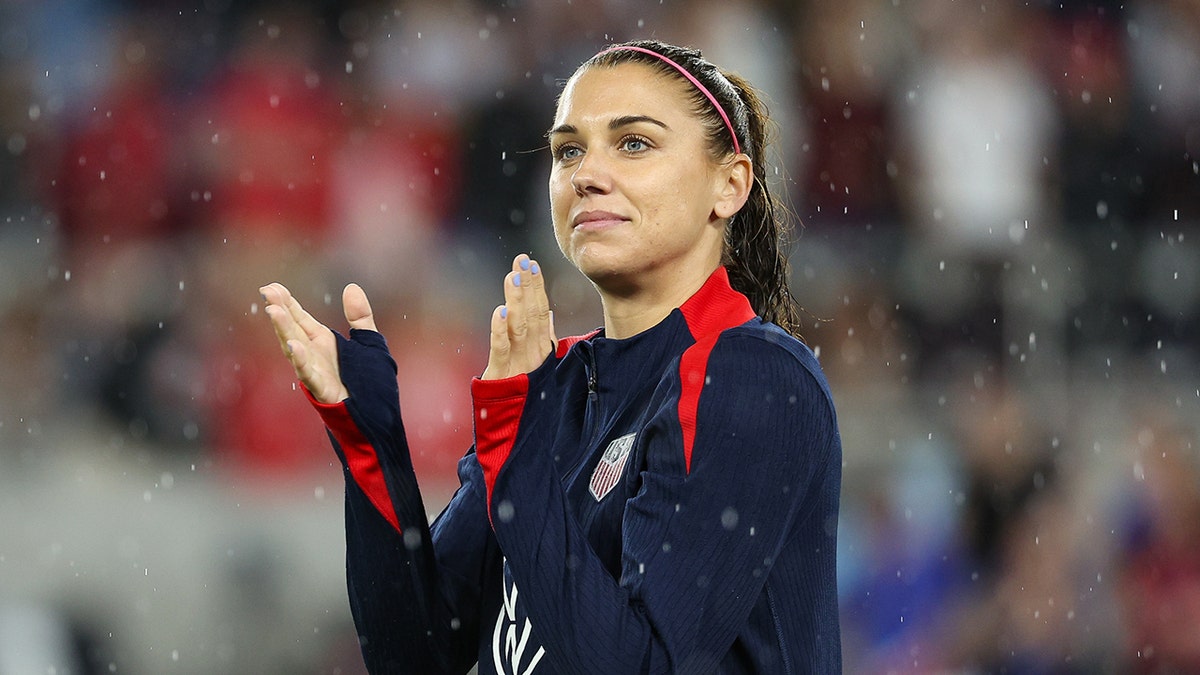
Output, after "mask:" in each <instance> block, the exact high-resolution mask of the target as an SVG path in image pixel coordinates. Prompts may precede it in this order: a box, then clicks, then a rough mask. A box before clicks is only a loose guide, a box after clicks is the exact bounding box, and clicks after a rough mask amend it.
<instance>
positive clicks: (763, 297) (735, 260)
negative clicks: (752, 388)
mask: <svg viewBox="0 0 1200 675" xmlns="http://www.w3.org/2000/svg"><path fill="white" fill-rule="evenodd" d="M620 47H636V48H639V49H640V50H649V51H652V52H654V54H647V53H645V51H639V50H635V49H620ZM656 55H661V56H662V57H666V58H667V59H669V61H664V60H663V59H662V58H659V56H656ZM671 61H673V62H674V64H678V65H679V66H680V67H682V68H684V69H685V70H686V71H687V72H688V73H690V74H691V75H692V77H695V78H696V80H697V81H698V82H700V83H701V84H702V85H703V86H704V87H705V88H707V89H708V93H711V95H712V96H713V98H714V99H715V100H716V102H717V103H718V104H719V105H720V106H721V108H722V109H723V110H724V113H725V115H726V116H728V118H729V123H730V126H732V129H733V133H735V134H736V135H737V143H736V145H740V146H741V149H742V152H744V153H746V155H747V156H748V157H749V158H750V163H751V166H753V168H754V169H753V170H754V184H753V185H752V186H751V188H750V195H749V197H748V198H747V199H746V203H745V205H743V206H742V208H741V210H739V211H738V212H737V213H736V214H734V215H733V216H732V217H731V218H730V219H729V223H728V224H727V225H726V227H725V250H724V253H723V254H722V259H721V264H722V265H724V266H725V267H726V269H727V270H728V272H729V282H730V285H732V286H733V288H734V289H735V290H737V291H739V292H741V293H742V294H744V295H745V296H746V297H747V298H749V300H750V305H751V306H752V307H753V308H754V311H755V313H757V314H758V315H759V316H761V317H762V318H763V319H764V320H766V321H770V322H772V323H775V324H777V325H778V326H779V327H781V328H783V329H784V330H786V331H787V332H788V333H791V334H792V335H795V336H796V337H800V332H799V331H800V309H799V307H798V305H797V304H796V300H795V298H794V297H793V296H792V292H791V288H790V287H789V286H788V277H789V265H788V257H787V253H786V247H787V237H788V236H789V235H790V234H791V232H792V226H791V219H790V214H789V212H788V210H787V209H786V208H785V207H784V206H783V205H782V204H780V203H779V202H778V200H777V199H776V198H775V197H774V196H773V195H771V193H770V190H769V189H768V188H767V180H766V178H767V176H766V171H767V170H766V166H767V163H766V150H767V147H768V145H769V140H770V139H769V138H768V136H769V131H770V129H771V124H772V122H771V119H770V116H769V115H768V113H767V107H766V105H765V104H764V102H763V100H762V97H761V96H760V95H759V93H758V92H757V91H756V90H755V89H754V87H753V86H751V85H750V83H749V82H747V81H746V80H745V79H744V78H742V77H740V76H738V75H736V74H734V73H729V72H725V71H723V70H721V69H720V68H719V67H717V66H716V65H714V64H712V63H710V62H708V61H706V60H705V59H704V57H703V55H702V54H701V53H700V51H699V50H697V49H692V48H688V47H678V46H675V45H670V44H666V43H664V42H659V41H657V40H635V41H632V42H623V43H620V44H617V45H612V46H611V47H609V48H607V49H605V50H602V51H601V52H600V53H598V54H596V55H595V56H593V57H592V58H590V59H588V60H587V61H585V62H584V63H583V64H582V65H581V66H580V67H579V71H582V70H584V69H586V68H590V67H597V66H599V67H612V66H616V65H618V64H621V63H640V64H643V65H646V66H649V67H651V68H653V69H654V70H656V71H658V72H659V73H661V74H662V75H663V76H665V77H670V78H674V79H676V80H678V81H680V82H682V83H683V84H685V85H687V87H688V90H689V91H690V92H691V102H692V110H693V112H694V113H695V115H696V116H697V117H698V118H699V119H700V122H701V123H702V124H703V125H704V127H705V129H706V131H707V137H708V147H709V150H710V152H711V154H712V156H713V159H715V160H717V161H720V160H722V159H724V158H726V157H729V156H731V155H733V154H734V147H735V142H734V139H733V138H731V137H730V126H726V123H725V119H724V117H722V114H721V110H717V109H716V108H715V107H714V106H713V101H710V100H709V98H708V95H707V94H706V92H704V91H703V90H701V89H699V88H697V87H696V86H695V85H694V84H692V83H691V82H689V81H688V80H687V79H686V78H685V77H684V75H683V74H682V73H680V72H679V71H678V70H676V69H675V65H673V64H672V63H671ZM577 72H578V71H577Z"/></svg>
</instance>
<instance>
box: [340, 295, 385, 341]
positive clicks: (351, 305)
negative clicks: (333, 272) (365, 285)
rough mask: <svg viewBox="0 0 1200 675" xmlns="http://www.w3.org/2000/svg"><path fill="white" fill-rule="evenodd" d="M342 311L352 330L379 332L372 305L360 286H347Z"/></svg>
mask: <svg viewBox="0 0 1200 675" xmlns="http://www.w3.org/2000/svg"><path fill="white" fill-rule="evenodd" d="M342 311H343V312H344V313H345V315H346V320H347V321H349V322H350V327H351V328H358V329H360V330H372V331H373V330H377V329H376V328H375V315H374V314H372V313H371V303H370V302H368V301H367V294H366V292H365V291H363V289H362V287H360V286H359V285H358V284H347V285H346V288H345V289H344V290H343V291H342Z"/></svg>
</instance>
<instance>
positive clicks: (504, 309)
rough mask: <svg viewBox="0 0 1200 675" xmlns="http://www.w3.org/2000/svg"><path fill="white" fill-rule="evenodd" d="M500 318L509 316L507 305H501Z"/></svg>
mask: <svg viewBox="0 0 1200 675" xmlns="http://www.w3.org/2000/svg"><path fill="white" fill-rule="evenodd" d="M500 318H501V319H507V318H508V308H507V307H501V308H500Z"/></svg>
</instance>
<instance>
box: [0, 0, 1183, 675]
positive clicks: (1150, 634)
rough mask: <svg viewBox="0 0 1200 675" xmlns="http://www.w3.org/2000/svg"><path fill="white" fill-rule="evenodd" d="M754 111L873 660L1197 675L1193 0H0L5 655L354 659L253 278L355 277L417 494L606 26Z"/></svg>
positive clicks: (848, 623)
mask: <svg viewBox="0 0 1200 675" xmlns="http://www.w3.org/2000/svg"><path fill="white" fill-rule="evenodd" d="M635 37H657V38H661V39H664V40H668V41H674V42H680V43H688V44H692V45H695V46H698V47H701V48H702V49H703V51H704V52H705V54H706V55H707V56H708V57H709V58H710V59H711V60H713V61H715V62H716V63H719V64H722V65H723V66H725V67H726V68H728V69H731V70H734V71H737V72H740V73H741V74H743V75H746V76H748V77H749V78H750V79H751V81H753V82H755V83H756V84H757V85H758V86H759V87H761V88H762V89H763V90H764V91H765V93H766V94H767V96H768V99H769V101H770V102H771V107H772V111H773V114H774V117H775V121H776V123H777V125H778V132H779V143H778V145H777V147H776V152H775V155H774V156H772V157H770V158H768V160H769V163H770V166H771V169H770V173H771V175H772V176H773V179H772V180H773V182H774V186H773V187H774V188H775V190H776V191H777V193H778V194H780V195H783V196H784V197H785V198H786V200H787V201H788V203H789V204H790V206H791V208H792V209H793V210H794V212H795V213H796V215H797V216H798V219H799V221H800V222H801V224H802V226H803V227H802V228H801V229H798V230H797V235H798V236H797V237H796V241H795V243H794V254H793V272H794V283H793V286H794V290H795V292H796V295H797V296H798V298H799V300H800V302H801V303H802V304H803V305H804V307H805V308H806V310H807V316H808V321H807V325H806V326H805V329H804V336H805V339H806V341H807V342H808V344H809V345H810V346H811V347H812V348H813V349H814V350H815V351H816V352H817V353H818V355H819V357H820V359H821V361H822V363H823V365H824V367H825V368H826V370H827V373H828V375H829V377H830V380H831V383H832V386H833V391H834V393H835V398H836V400H837V405H838V411H839V415H840V424H841V429H842V434H843V442H844V448H845V467H844V477H845V478H844V489H843V501H842V504H843V507H842V520H841V527H840V542H839V543H840V550H839V555H840V570H839V575H840V584H839V585H840V588H839V591H840V595H841V598H842V602H843V612H842V629H843V640H844V652H845V661H846V671H847V672H854V673H990V672H1007V673H1098V672H1113V673H1186V672H1200V640H1197V639H1196V636H1197V635H1198V634H1200V633H1198V631H1200V455H1198V448H1197V421H1198V420H1200V369H1198V366H1200V227H1198V224H1200V2H1197V0H1136V1H1132V2H1120V3H1118V2H1107V1H1103V0H1098V1H1096V2H1081V1H1074V0H1072V1H1068V2H1053V3H1051V2H1036V1H1034V2H1014V1H1010V0H982V1H980V0H972V1H971V2H967V1H965V0H964V1H954V0H810V1H807V2H806V1H800V0H797V1H794V2H790V1H785V0H776V1H771V0H741V1H734V0H663V1H661V2H657V3H643V2H635V1H633V0H604V1H597V2H588V3H584V2H579V1H575V2H571V1H568V0H512V1H509V2H502V1H496V0H492V1H485V0H474V1H471V0H448V1H447V0H424V1H422V0H409V1H407V2H379V1H369V0H359V1H357V2H345V3H338V2H332V1H325V2H321V1H317V0H310V1H309V2H287V3H266V2H233V1H232V0H205V1H203V2H199V1H197V2H181V1H172V0H167V1H165V2H138V1H135V0H126V1H125V2H119V1H116V0H109V1H107V2H105V1H101V0H76V1H67V0H44V1H41V2H34V1H32V0H0V378H2V382H3V385H2V386H0V674H3V675H24V674H25V673H55V674H63V673H84V674H91V673H110V672H115V673H135V674H137V673H214V672H225V673H360V672H362V666H361V663H360V661H359V659H358V655H357V645H356V642H355V638H354V634H353V629H352V627H351V625H350V618H349V611H348V605H347V602H346V598H345V587H344V580H343V556H344V534H343V531H342V505H341V499H342V483H341V473H340V470H339V469H338V467H337V466H336V463H335V462H334V461H332V460H333V456H332V453H331V452H330V450H329V448H328V446H327V442H326V440H325V438H324V436H323V433H322V430H321V427H320V424H319V423H318V421H317V417H316V415H315V414H313V413H312V412H311V410H309V409H308V406H307V403H306V401H305V400H304V398H303V396H302V395H301V393H300V392H298V391H296V388H295V386H294V385H293V378H292V375H291V372H290V369H289V367H288V366H287V365H286V363H285V361H284V359H283V358H281V357H280V355H279V348H278V345H277V343H276V342H275V339H274V337H273V336H272V334H271V330H270V328H269V325H268V322H267V319H266V318H265V316H263V313H262V311H261V298H259V296H258V293H257V288H258V286H260V285H261V284H263V283H266V282H268V281H272V280H277V281H281V282H283V283H285V284H287V285H288V286H289V287H290V288H291V289H292V290H293V291H294V293H295V294H296V295H297V296H298V297H299V298H300V299H301V301H302V302H304V303H305V304H306V305H307V306H308V307H309V308H310V309H311V310H312V311H313V312H314V313H315V314H317V316H318V318H320V319H321V320H323V321H325V322H327V323H330V324H331V325H334V326H341V325H342V318H341V311H340V289H341V288H342V286H343V285H344V284H345V283H347V282H349V281H357V282H359V283H360V284H362V285H363V286H364V287H365V288H366V289H367V291H368V293H369V294H370V295H371V298H372V301H373V303H374V306H375V309H376V313H377V315H378V316H379V318H380V325H381V329H382V330H383V332H384V333H385V334H386V335H387V336H388V339H389V341H390V343H391V345H392V349H393V351H394V352H395V354H396V356H397V359H398V361H399V364H400V390H401V400H402V405H403V407H404V411H405V419H406V426H407V428H408V432H409V435H410V439H411V444H412V446H413V449H414V453H415V457H414V464H415V465H416V468H417V471H418V473H419V475H420V477H421V479H422V485H423V489H424V493H425V496H426V503H427V506H428V509H429V511H430V512H431V513H436V512H437V511H438V510H440V509H441V508H442V506H443V505H444V504H445V502H446V500H447V499H448V497H449V495H450V494H451V492H452V491H453V489H454V486H455V477H454V464H455V461H456V460H457V458H458V457H459V456H460V455H461V454H462V453H463V452H464V451H465V449H466V448H467V447H468V445H469V444H470V433H471V429H470V416H469V415H470V410H469V400H468V388H467V383H468V380H469V378H470V377H471V376H472V375H473V374H476V373H478V372H479V371H480V370H481V369H482V367H483V365H484V363H485V357H486V347H487V342H486V341H487V333H486V328H485V326H486V321H487V317H488V316H489V313H490V310H491V308H492V307H494V306H495V305H496V304H497V303H499V302H500V301H501V295H500V292H499V288H498V282H497V280H498V279H500V278H501V275H502V274H503V272H504V270H505V269H507V267H508V265H509V261H510V260H511V257H512V256H513V255H515V254H516V253H518V252H521V251H532V252H533V254H534V255H535V256H537V257H538V258H539V259H540V260H541V261H543V263H544V265H545V266H546V267H547V272H548V279H549V280H550V283H551V288H550V293H551V299H552V302H553V303H554V306H555V309H556V318H557V324H558V330H559V334H560V335H566V334H573V333H581V332H585V331H587V330H590V329H591V328H593V327H595V326H597V325H599V323H600V320H601V319H600V313H599V307H598V304H597V302H596V300H595V298H594V293H593V292H592V290H591V289H590V287H589V286H588V285H587V284H586V282H585V281H584V280H583V279H582V278H581V277H580V276H579V275H578V274H577V273H575V272H574V271H573V270H570V269H569V268H566V267H565V266H564V264H563V262H562V261H561V257H560V255H559V254H558V251H557V249H556V247H555V245H554V243H553V239H552V237H551V235H550V229H549V224H548V216H547V196H546V188H545V179H546V176H547V160H548V153H547V152H546V151H545V150H544V145H545V142H544V137H543V134H544V132H545V129H546V128H547V127H548V126H549V124H550V121H551V119H552V115H553V106H554V100H555V96H556V94H557V93H558V91H559V89H560V86H561V84H562V81H563V80H564V79H565V78H566V77H568V76H569V75H570V74H571V72H572V71H573V70H574V68H575V66H576V65H577V64H578V63H579V62H580V61H582V60H583V59H585V58H587V57H588V56H590V55H591V54H592V53H594V52H595V51H596V50H597V49H598V48H600V47H601V46H603V45H605V44H606V43H608V42H611V41H620V40H625V39H631V38H635Z"/></svg>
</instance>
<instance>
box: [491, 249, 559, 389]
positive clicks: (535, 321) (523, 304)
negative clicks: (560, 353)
mask: <svg viewBox="0 0 1200 675" xmlns="http://www.w3.org/2000/svg"><path fill="white" fill-rule="evenodd" d="M556 344H558V339H557V338H556V337H554V314H553V313H552V312H551V311H550V301H549V300H548V299H547V298H546V284H545V279H544V278H543V275H542V270H541V267H540V266H539V265H538V264H537V261H536V260H530V259H529V256H527V255H525V254H524V253H522V254H521V255H519V256H517V257H516V258H514V259H513V269H512V272H509V273H508V275H507V276H505V277H504V304H503V305H500V306H499V307H497V308H496V309H495V311H493V312H492V336H491V351H490V352H489V354H488V364H487V369H486V370H484V371H483V376H482V377H481V378H480V379H484V380H499V379H503V378H506V377H513V376H515V375H520V374H522V373H530V372H533V370H534V369H536V368H537V367H538V366H540V365H542V363H543V362H544V361H545V360H546V357H547V356H549V355H550V353H551V352H553V351H554V347H555V345H556Z"/></svg>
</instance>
